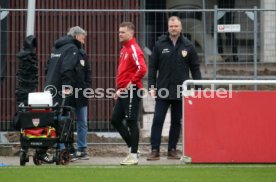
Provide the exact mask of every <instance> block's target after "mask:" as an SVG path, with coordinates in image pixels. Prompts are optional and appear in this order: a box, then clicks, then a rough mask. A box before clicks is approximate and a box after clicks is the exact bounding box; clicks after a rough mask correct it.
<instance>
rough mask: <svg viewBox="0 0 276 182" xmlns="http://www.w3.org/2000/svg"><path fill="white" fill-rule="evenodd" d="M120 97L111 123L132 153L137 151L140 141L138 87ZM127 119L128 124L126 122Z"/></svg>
mask: <svg viewBox="0 0 276 182" xmlns="http://www.w3.org/2000/svg"><path fill="white" fill-rule="evenodd" d="M123 97H125V98H121V97H119V98H118V100H117V102H116V104H115V106H114V110H113V113H112V118H111V123H112V125H113V126H114V127H115V129H116V130H117V131H118V132H119V133H120V135H121V136H122V138H123V139H124V141H125V142H126V144H127V146H128V147H131V153H137V150H138V143H139V127H138V114H139V104H140V100H141V99H140V98H138V95H137V88H136V87H133V88H131V89H130V90H129V91H128V92H127V94H124V95H123ZM124 120H126V124H124V122H123V121H124Z"/></svg>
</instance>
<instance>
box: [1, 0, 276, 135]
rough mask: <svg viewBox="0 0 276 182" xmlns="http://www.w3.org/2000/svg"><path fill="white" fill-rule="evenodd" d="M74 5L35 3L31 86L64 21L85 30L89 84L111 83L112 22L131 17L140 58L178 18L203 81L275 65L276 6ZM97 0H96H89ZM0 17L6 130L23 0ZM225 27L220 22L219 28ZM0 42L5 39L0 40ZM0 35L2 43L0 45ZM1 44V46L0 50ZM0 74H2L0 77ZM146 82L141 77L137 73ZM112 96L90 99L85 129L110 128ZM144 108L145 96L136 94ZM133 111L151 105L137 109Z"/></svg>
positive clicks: (270, 70)
mask: <svg viewBox="0 0 276 182" xmlns="http://www.w3.org/2000/svg"><path fill="white" fill-rule="evenodd" d="M76 2H77V3H75V4H74V5H72V3H67V1H65V0H60V1H38V4H37V7H36V8H37V9H36V15H35V35H36V37H37V39H38V47H37V55H38V60H39V75H38V77H39V85H38V87H37V91H42V89H43V86H44V83H45V74H44V68H45V64H46V61H47V59H48V58H49V54H50V51H51V48H52V46H53V43H54V41H55V40H56V39H57V38H59V37H61V36H63V35H65V34H66V32H67V31H68V29H69V28H70V27H71V26H75V25H79V26H81V27H83V28H84V29H86V30H87V32H88V36H87V40H86V44H85V49H86V50H87V52H88V58H89V62H90V64H91V67H92V74H91V78H92V85H93V86H92V88H93V89H95V88H103V89H106V88H115V75H116V70H117V60H118V56H119V51H120V44H119V42H118V28H119V27H118V25H119V23H121V22H122V21H126V20H127V21H133V22H134V24H135V25H136V37H137V40H138V42H139V44H140V45H141V47H142V48H143V50H144V52H145V55H146V60H147V61H148V59H149V56H150V53H151V50H152V48H153V46H154V43H155V41H156V40H157V39H158V37H159V36H160V35H162V34H164V33H166V31H167V19H168V17H169V16H171V15H177V16H179V17H180V18H181V20H182V24H183V33H184V35H185V36H186V37H188V38H189V39H190V40H191V41H192V43H193V44H194V45H195V47H196V50H197V51H198V54H199V56H200V60H201V63H202V65H201V71H202V73H203V77H204V78H205V79H260V78H262V79H266V78H274V75H275V71H276V67H275V61H276V55H275V52H276V44H275V41H276V31H275V30H276V10H264V9H257V8H255V9H218V8H216V7H214V9H166V10H164V9H162V10H161V9H160V10H146V9H145V5H144V4H143V2H144V1H139V0H137V1H123V0H122V1H119V3H112V2H113V1H99V2H98V1H85V3H78V1H76ZM97 2H98V3H97ZM13 3H15V4H11V8H10V9H2V10H1V12H3V11H4V12H8V15H7V17H6V20H5V23H4V22H3V21H2V23H1V47H3V46H4V47H5V49H1V50H2V51H1V88H0V92H1V93H0V95H1V98H0V107H1V108H0V131H8V130H12V125H11V121H12V119H13V117H14V114H15V113H16V104H15V88H16V72H17V60H16V56H15V55H16V53H17V52H18V51H19V50H20V48H21V47H22V44H23V40H24V38H25V34H26V33H25V30H26V15H27V14H26V12H27V11H26V9H24V8H25V7H26V1H13ZM62 5H66V6H62ZM226 24H227V25H229V24H237V25H239V26H240V30H239V31H237V32H227V31H226V30H225V31H226V32H225V31H224V32H219V31H220V30H219V29H218V28H219V26H221V25H226ZM226 29H227V26H226ZM5 40H6V41H5ZM3 41H5V42H4V43H3ZM3 50H5V51H3ZM3 70H4V71H3ZM3 73H5V74H4V75H3ZM145 84H146V78H145ZM113 105H114V101H113V100H112V99H107V98H103V99H96V98H95V99H91V100H90V102H89V116H88V118H89V130H90V131H113V128H112V126H111V125H110V115H111V112H112V108H113ZM145 105H148V107H151V108H152V105H153V102H152V101H149V100H148V99H145V100H144V106H145ZM141 114H142V116H143V115H147V114H152V109H145V107H142V108H141ZM150 118H151V117H141V118H140V121H141V128H144V129H148V127H149V126H150V123H151V122H152V121H151V119H150Z"/></svg>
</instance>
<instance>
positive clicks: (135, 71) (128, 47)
mask: <svg viewBox="0 0 276 182" xmlns="http://www.w3.org/2000/svg"><path fill="white" fill-rule="evenodd" d="M146 72H147V66H146V64H145V58H144V53H143V51H142V50H141V48H140V47H139V45H138V44H137V43H136V39H135V38H132V39H131V40H129V41H127V42H124V43H123V48H122V50H121V52H120V60H119V66H118V73H117V78H116V83H117V88H118V89H120V88H125V87H126V86H127V84H128V83H129V82H130V81H131V82H132V84H135V85H136V86H137V87H138V88H143V84H142V78H143V77H144V76H145V74H146Z"/></svg>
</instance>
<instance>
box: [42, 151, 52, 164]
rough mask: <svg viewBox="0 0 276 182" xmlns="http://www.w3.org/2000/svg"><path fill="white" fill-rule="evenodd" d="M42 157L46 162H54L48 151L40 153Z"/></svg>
mask: <svg viewBox="0 0 276 182" xmlns="http://www.w3.org/2000/svg"><path fill="white" fill-rule="evenodd" d="M40 159H41V160H42V161H43V162H45V163H52V162H53V160H51V159H50V158H49V155H48V154H47V153H42V154H40Z"/></svg>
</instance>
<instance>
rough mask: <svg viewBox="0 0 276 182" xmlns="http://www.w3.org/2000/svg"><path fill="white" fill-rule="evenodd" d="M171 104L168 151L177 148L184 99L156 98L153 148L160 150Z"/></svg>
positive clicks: (152, 138)
mask: <svg viewBox="0 0 276 182" xmlns="http://www.w3.org/2000/svg"><path fill="white" fill-rule="evenodd" d="M169 106H171V127H170V132H169V144H168V151H170V150H171V149H176V145H177V142H178V139H179V135H180V129H181V117H182V101H181V100H161V99H157V100H156V105H155V112H154V117H153V123H152V127H151V147H152V150H153V149H155V150H157V151H159V150H160V143H161V136H162V129H163V124H164V121H165V117H166V114H167V111H168V108H169Z"/></svg>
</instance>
